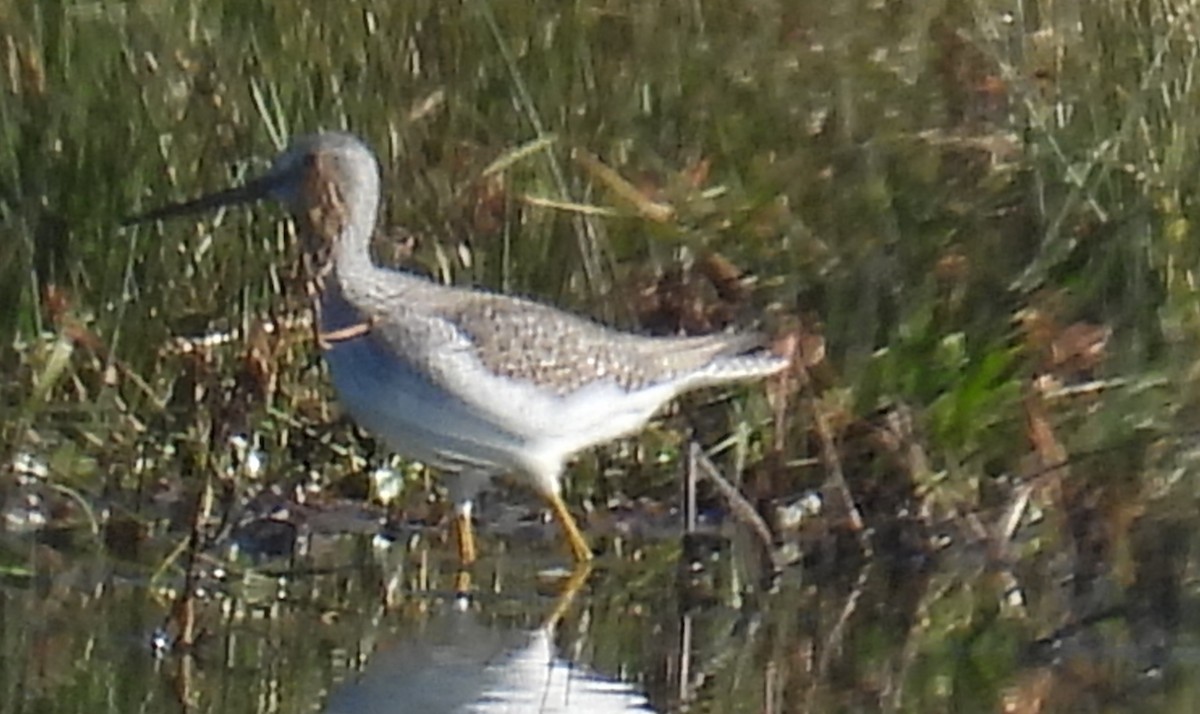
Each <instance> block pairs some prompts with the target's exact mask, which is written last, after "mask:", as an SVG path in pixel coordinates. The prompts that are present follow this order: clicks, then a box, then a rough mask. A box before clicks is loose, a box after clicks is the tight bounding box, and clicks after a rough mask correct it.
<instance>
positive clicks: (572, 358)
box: [442, 293, 757, 394]
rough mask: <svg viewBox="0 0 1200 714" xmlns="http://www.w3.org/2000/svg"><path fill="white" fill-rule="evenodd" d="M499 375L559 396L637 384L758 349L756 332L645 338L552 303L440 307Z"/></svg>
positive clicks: (469, 302)
mask: <svg viewBox="0 0 1200 714" xmlns="http://www.w3.org/2000/svg"><path fill="white" fill-rule="evenodd" d="M442 315H443V316H444V318H445V319H446V320H447V321H448V322H450V323H452V324H453V325H454V326H455V327H456V328H457V329H458V330H460V331H461V332H462V334H463V335H465V336H466V337H467V339H469V340H470V342H471V344H472V345H474V348H475V354H476V357H477V358H478V359H479V360H480V362H482V363H483V365H484V366H485V367H486V368H487V369H489V370H490V371H492V372H495V373H496V374H499V375H503V376H505V377H508V378H511V379H517V380H526V381H529V382H533V383H535V384H537V385H539V386H542V387H545V388H549V389H550V390H552V391H554V392H557V393H559V394H569V393H571V392H574V391H575V390H577V389H580V388H582V387H585V386H587V385H589V384H591V383H593V382H596V381H601V380H612V381H615V382H616V383H617V384H618V385H620V386H621V387H622V388H624V389H630V390H632V389H638V388H641V387H644V386H647V385H651V384H655V383H658V382H662V381H665V380H670V379H672V378H674V377H676V376H678V375H680V374H683V373H687V372H691V371H695V370H698V369H700V368H702V367H704V366H705V365H706V364H708V363H709V362H710V361H712V360H713V359H715V358H716V357H718V356H722V355H728V354H736V353H738V352H742V351H745V350H747V349H750V348H752V347H753V346H755V344H756V343H757V338H756V337H755V336H752V335H735V334H720V335H709V336H706V337H693V338H684V337H644V336H640V335H635V334H631V333H626V332H620V331H618V330H614V329H611V328H608V327H605V326H604V325H601V324H599V323H596V322H593V321H591V320H588V319H585V318H582V317H579V316H576V315H572V314H570V313H567V312H563V311H562V310H558V309H555V308H552V307H548V306H546V305H541V304H539V303H535V302H531V301H528V300H520V299H516V298H511V297H507V296H503V295H493V294H489V293H474V294H472V295H471V297H470V299H466V300H462V301H459V302H456V303H455V304H454V305H452V306H448V307H447V308H446V309H445V310H443V311H442Z"/></svg>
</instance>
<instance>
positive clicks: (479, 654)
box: [325, 572, 653, 714]
mask: <svg viewBox="0 0 1200 714" xmlns="http://www.w3.org/2000/svg"><path fill="white" fill-rule="evenodd" d="M586 575H587V573H586V572H578V573H576V575H575V576H572V578H571V579H570V580H568V581H567V583H566V586H565V588H564V590H563V595H562V596H561V597H560V598H559V600H558V602H557V603H556V605H555V607H554V609H553V611H552V612H550V614H549V615H548V616H547V617H546V618H545V620H544V621H543V624H542V625H541V626H540V627H538V628H536V629H534V630H524V629H516V628H514V627H513V626H505V625H504V624H502V623H496V622H487V621H485V620H484V618H483V617H481V616H480V613H479V612H477V611H473V610H472V609H471V608H469V607H461V606H458V605H456V603H454V602H445V603H443V604H441V605H440V606H439V607H440V609H439V610H437V611H435V612H433V613H431V616H430V617H429V619H428V620H426V621H425V622H424V623H423V624H422V625H421V626H420V627H419V629H417V630H416V631H414V632H413V633H412V634H411V635H410V636H408V637H405V638H403V639H401V640H399V641H396V642H394V643H392V644H391V645H390V646H389V647H386V648H384V649H381V650H380V651H378V652H376V653H375V654H374V655H373V656H372V657H371V661H370V663H369V664H368V665H367V667H366V669H365V671H364V672H363V673H362V674H361V675H360V676H359V677H358V678H357V679H355V680H353V681H349V682H347V683H346V684H344V685H343V686H342V687H341V688H339V689H338V690H336V691H334V692H333V693H332V694H331V695H330V697H329V702H328V705H327V707H326V709H325V711H326V713H327V714H384V713H385V712H387V713H388V714H391V713H398V712H423V713H427V714H443V713H447V714H448V713H449V712H455V713H458V712H464V713H466V712H469V713H473V714H500V713H501V712H505V713H512V714H517V713H518V712H519V713H520V714H534V713H546V714H549V713H551V712H578V713H580V714H591V713H601V712H652V711H653V709H652V708H651V707H650V703H649V701H648V700H647V699H646V697H644V696H643V695H642V694H641V693H640V692H638V691H637V690H636V689H635V688H634V687H633V686H632V685H630V684H628V683H625V682H620V681H617V680H615V679H611V678H608V677H604V676H601V675H600V674H598V673H596V672H592V671H589V670H587V669H586V668H583V667H581V666H578V665H576V664H574V663H572V662H571V661H569V660H568V659H566V658H565V657H563V656H562V655H561V653H559V652H558V651H557V650H556V648H555V645H554V633H555V629H556V628H557V625H558V622H559V621H560V620H561V619H562V616H563V614H564V613H565V612H566V610H567V609H568V607H569V605H570V603H571V601H572V599H573V597H574V594H575V592H576V591H577V590H578V589H579V587H581V586H582V584H583V581H584V580H585V579H586Z"/></svg>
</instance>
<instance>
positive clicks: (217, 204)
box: [121, 175, 277, 226]
mask: <svg viewBox="0 0 1200 714" xmlns="http://www.w3.org/2000/svg"><path fill="white" fill-rule="evenodd" d="M276 181H277V179H276V178H275V177H274V176H271V175H267V176H261V177H259V178H256V179H252V180H250V181H248V182H247V183H245V184H243V185H241V186H235V187H234V188H227V189H225V190H224V191H217V192H216V193H210V194H207V195H204V196H201V197H199V198H193V199H192V200H190V201H183V202H181V203H172V204H170V205H167V206H163V207H161V208H156V209H154V210H152V211H147V212H145V213H140V214H138V215H136V216H130V217H129V218H126V219H125V220H123V221H121V225H125V226H132V225H137V224H139V223H149V222H150V221H159V220H162V219H164V218H172V217H174V216H186V215H188V214H191V213H201V212H203V211H211V210H213V209H216V208H221V207H222V206H236V205H238V204H243V203H252V202H254V201H258V200H261V199H264V198H266V197H267V196H269V195H270V192H271V189H272V188H273V187H274V185H275V183H276Z"/></svg>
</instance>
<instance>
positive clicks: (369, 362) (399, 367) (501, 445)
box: [325, 336, 525, 472]
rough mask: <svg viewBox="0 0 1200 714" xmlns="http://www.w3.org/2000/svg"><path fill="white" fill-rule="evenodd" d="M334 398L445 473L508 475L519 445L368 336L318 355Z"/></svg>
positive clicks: (397, 446) (396, 445) (400, 449)
mask: <svg viewBox="0 0 1200 714" xmlns="http://www.w3.org/2000/svg"><path fill="white" fill-rule="evenodd" d="M325 360H326V363H327V364H328V365H329V372H330V376H331V378H332V381H333V385H334V388H335V389H336V391H337V395H338V400H339V401H340V402H341V404H342V406H343V407H344V408H345V409H346V411H347V412H349V414H350V416H351V417H352V418H353V419H354V420H355V422H357V423H358V424H359V426H361V427H363V428H364V429H366V430H368V431H370V432H371V433H373V434H374V435H375V436H377V437H379V438H381V439H383V441H384V442H386V443H387V444H388V446H390V447H391V448H392V449H394V450H396V452H397V453H399V454H400V455H402V456H405V457H408V458H412V459H416V460H418V461H422V462H425V463H428V464H430V465H433V466H439V467H442V468H446V469H449V470H454V471H458V470H484V471H492V472H502V471H508V470H510V469H514V468H516V467H517V465H518V463H519V461H518V460H517V459H516V456H515V454H518V453H520V451H521V450H522V449H523V448H525V447H524V445H523V441H524V440H523V439H521V438H520V437H518V436H515V435H514V434H512V433H509V432H507V431H505V430H504V429H502V428H500V427H498V426H497V425H495V424H493V423H491V422H489V421H488V420H487V419H485V418H482V416H481V415H480V414H478V413H477V412H476V411H474V410H473V409H471V407H470V405H467V404H464V403H463V402H462V401H461V400H459V399H457V398H455V397H454V396H453V395H451V394H449V393H447V392H445V391H444V390H442V389H441V388H439V387H438V386H436V385H435V384H433V383H432V382H431V381H430V380H429V379H428V378H427V377H426V376H425V375H424V374H422V373H421V372H420V371H419V370H417V369H415V368H414V367H413V366H412V365H411V364H409V363H408V362H407V361H406V360H404V359H403V358H401V357H399V356H397V355H394V354H392V353H391V352H390V351H388V350H387V349H386V348H384V347H382V346H380V345H379V344H377V343H376V342H375V341H374V340H373V339H371V338H370V337H369V336H368V337H366V338H362V339H352V340H347V341H344V342H340V343H335V344H334V345H332V346H331V347H330V348H329V349H327V350H326V351H325Z"/></svg>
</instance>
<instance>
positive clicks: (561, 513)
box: [546, 493, 592, 563]
mask: <svg viewBox="0 0 1200 714" xmlns="http://www.w3.org/2000/svg"><path fill="white" fill-rule="evenodd" d="M546 500H547V501H549V502H550V510H551V512H553V513H554V520H556V521H558V525H559V526H560V527H561V528H562V531H563V535H565V536H566V537H567V545H569V546H571V555H572V556H573V557H574V558H575V562H576V563H586V562H588V561H590V560H591V559H592V549H591V548H590V547H588V544H587V539H586V538H584V537H583V533H581V532H580V531H579V526H578V525H576V524H575V519H574V518H573V517H572V516H571V512H570V511H568V510H567V504H565V503H563V500H562V496H560V495H559V494H557V493H551V494H550V495H549V496H547V497H546Z"/></svg>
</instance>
